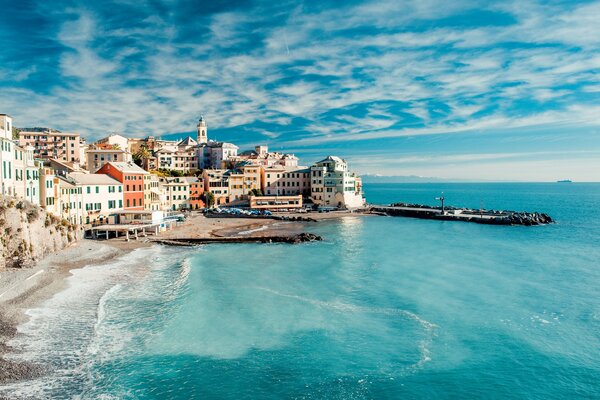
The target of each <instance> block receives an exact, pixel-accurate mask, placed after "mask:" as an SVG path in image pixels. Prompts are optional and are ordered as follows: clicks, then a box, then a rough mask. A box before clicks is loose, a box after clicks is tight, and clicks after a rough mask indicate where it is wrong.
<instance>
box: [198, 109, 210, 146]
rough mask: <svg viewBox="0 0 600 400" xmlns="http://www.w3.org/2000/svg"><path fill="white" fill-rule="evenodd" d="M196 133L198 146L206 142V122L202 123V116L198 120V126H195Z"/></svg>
mask: <svg viewBox="0 0 600 400" xmlns="http://www.w3.org/2000/svg"><path fill="white" fill-rule="evenodd" d="M196 131H197V133H198V137H197V141H198V144H202V143H206V142H208V134H207V128H206V122H205V121H204V117H203V116H200V119H199V120H198V125H197V126H196Z"/></svg>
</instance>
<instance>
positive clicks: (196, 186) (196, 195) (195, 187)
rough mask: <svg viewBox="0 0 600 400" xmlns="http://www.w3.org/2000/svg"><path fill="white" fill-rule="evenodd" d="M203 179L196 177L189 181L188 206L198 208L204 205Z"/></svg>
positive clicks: (193, 208)
mask: <svg viewBox="0 0 600 400" xmlns="http://www.w3.org/2000/svg"><path fill="white" fill-rule="evenodd" d="M203 195H204V180H203V179H200V178H196V179H195V180H192V181H190V208H191V209H192V210H198V209H200V208H204V207H206V204H205V203H204V196H203Z"/></svg>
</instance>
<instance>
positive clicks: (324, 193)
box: [310, 156, 365, 209]
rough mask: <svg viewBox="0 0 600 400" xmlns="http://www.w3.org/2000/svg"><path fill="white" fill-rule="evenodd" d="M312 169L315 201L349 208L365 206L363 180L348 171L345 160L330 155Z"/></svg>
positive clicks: (312, 187)
mask: <svg viewBox="0 0 600 400" xmlns="http://www.w3.org/2000/svg"><path fill="white" fill-rule="evenodd" d="M310 169H311V196H312V200H313V203H315V204H318V205H324V206H332V207H339V208H348V209H353V208H359V207H362V206H364V203H365V200H364V198H363V193H362V180H361V179H360V177H359V176H358V175H356V174H355V173H353V172H349V171H348V164H347V163H346V161H345V160H343V159H341V158H339V157H335V156H329V157H327V158H325V159H323V160H321V161H319V162H317V163H316V164H315V165H313V166H312V167H311V168H310Z"/></svg>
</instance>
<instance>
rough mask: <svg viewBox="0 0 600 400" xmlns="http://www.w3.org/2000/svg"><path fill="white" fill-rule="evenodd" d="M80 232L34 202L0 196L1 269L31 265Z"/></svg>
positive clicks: (75, 237) (70, 240) (56, 249)
mask: <svg viewBox="0 0 600 400" xmlns="http://www.w3.org/2000/svg"><path fill="white" fill-rule="evenodd" d="M82 235H83V232H82V230H81V229H80V228H78V227H77V226H75V225H72V224H70V223H69V222H67V221H66V220H64V219H60V218H58V217H55V216H53V215H51V214H48V213H46V211H44V210H43V209H41V208H40V207H39V206H37V205H35V204H31V203H29V202H27V201H24V200H18V199H15V198H12V197H2V198H0V252H1V253H2V257H0V270H1V269H3V268H24V267H29V266H32V265H33V264H34V263H35V262H36V261H38V260H40V259H41V258H43V257H44V256H46V255H48V254H50V253H52V252H55V251H58V250H61V249H63V248H65V247H67V246H68V245H70V244H71V243H73V242H76V241H77V240H79V239H81V237H82Z"/></svg>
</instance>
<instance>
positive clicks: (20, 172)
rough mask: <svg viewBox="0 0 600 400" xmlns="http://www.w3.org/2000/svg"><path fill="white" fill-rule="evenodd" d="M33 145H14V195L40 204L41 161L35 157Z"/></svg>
mask: <svg viewBox="0 0 600 400" xmlns="http://www.w3.org/2000/svg"><path fill="white" fill-rule="evenodd" d="M33 151H34V150H33V147H31V146H26V147H25V148H22V147H20V146H14V155H15V158H14V163H13V175H14V179H15V180H14V195H15V196H16V197H20V198H22V199H25V200H28V201H29V202H31V203H34V204H38V205H39V204H40V162H38V161H36V160H34V158H33Z"/></svg>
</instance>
